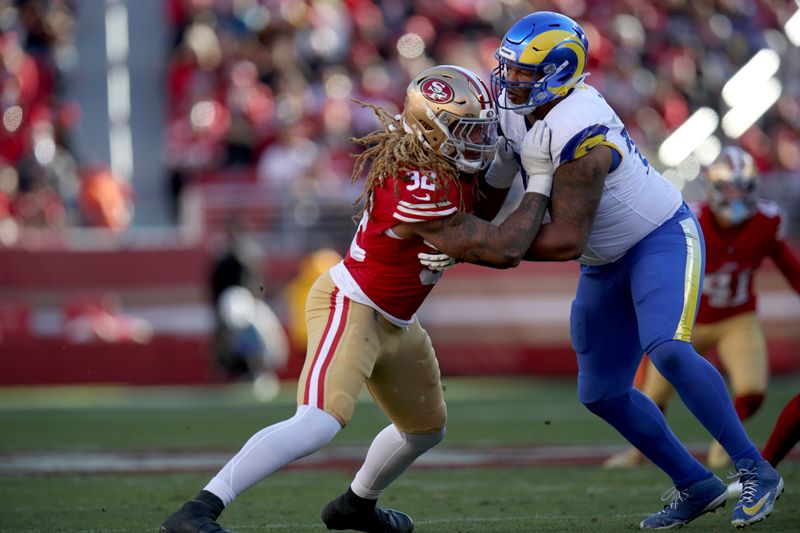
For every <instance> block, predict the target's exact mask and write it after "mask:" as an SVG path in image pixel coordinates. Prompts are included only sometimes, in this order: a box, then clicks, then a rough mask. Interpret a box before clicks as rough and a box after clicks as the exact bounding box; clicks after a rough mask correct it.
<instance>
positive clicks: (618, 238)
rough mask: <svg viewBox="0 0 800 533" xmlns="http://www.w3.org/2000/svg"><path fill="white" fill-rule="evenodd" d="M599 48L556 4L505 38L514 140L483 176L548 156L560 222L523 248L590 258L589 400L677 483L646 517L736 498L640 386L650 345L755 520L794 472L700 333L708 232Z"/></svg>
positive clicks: (510, 171) (658, 523) (585, 345)
mask: <svg viewBox="0 0 800 533" xmlns="http://www.w3.org/2000/svg"><path fill="white" fill-rule="evenodd" d="M588 47H589V43H588V41H587V39H586V35H585V33H584V31H583V30H582V29H581V27H580V26H579V25H578V24H577V23H576V22H575V21H574V20H572V19H570V18H569V17H566V16H564V15H561V14H558V13H551V12H536V13H532V14H530V15H528V16H526V17H524V18H522V19H521V20H519V21H518V22H517V23H515V24H514V25H513V26H512V27H511V29H510V30H508V32H507V33H506V35H505V37H504V38H503V41H502V43H501V45H500V48H499V49H498V50H497V54H496V58H497V60H498V66H497V68H496V69H495V70H494V72H493V74H492V84H493V87H494V90H495V94H496V95H497V99H498V106H499V108H500V127H501V135H502V136H503V139H502V140H501V141H500V142H498V147H499V148H498V152H499V153H498V155H497V156H496V158H495V161H494V162H493V164H492V166H491V167H490V169H489V171H488V174H487V178H486V179H487V182H488V183H489V184H490V185H491V186H492V187H493V188H494V190H493V191H492V196H493V197H494V198H495V202H494V204H495V205H500V203H501V202H502V200H503V199H504V198H505V195H506V193H507V191H508V188H509V187H510V185H511V183H512V181H513V179H514V178H515V176H516V175H517V174H518V172H519V173H520V174H521V176H522V179H523V182H527V180H528V179H529V176H528V175H527V174H528V173H527V172H526V170H525V167H526V164H527V163H528V162H529V161H531V160H540V159H542V158H547V157H549V158H551V160H552V162H553V165H554V167H555V174H554V178H553V185H552V196H551V200H550V206H549V210H550V217H551V222H550V223H549V224H544V225H543V226H542V229H541V230H540V231H539V233H538V235H537V237H536V239H535V240H534V242H533V244H532V245H531V247H530V249H529V251H528V253H527V255H526V259H527V260H531V261H566V260H578V262H579V263H580V264H581V275H580V280H579V283H578V289H577V294H576V297H575V300H574V302H573V305H572V311H571V316H570V334H571V338H572V343H573V347H574V348H575V351H576V352H577V356H578V368H579V374H578V396H579V399H580V401H581V402H582V403H583V404H584V405H585V406H586V407H587V408H588V409H589V410H590V411H591V412H593V413H595V414H596V415H598V416H600V417H602V418H603V419H605V420H606V421H607V422H608V423H609V424H611V425H612V426H613V427H614V428H615V429H617V430H618V431H619V432H620V433H621V434H622V435H623V436H624V437H625V438H626V439H627V440H628V441H630V442H631V443H632V444H633V445H634V446H636V447H637V448H639V450H641V451H642V453H644V454H645V455H646V456H647V457H648V458H649V459H650V460H651V461H652V462H653V463H655V464H656V465H657V466H659V467H660V468H661V469H662V470H663V471H664V472H665V473H667V475H669V476H670V478H671V479H672V482H673V484H674V485H675V493H674V494H675V496H674V498H673V501H672V502H671V503H670V504H669V505H666V506H665V507H664V508H663V509H662V510H661V511H659V512H657V513H655V514H653V515H650V516H648V517H647V518H645V519H644V520H643V521H642V522H641V524H640V527H641V528H642V529H662V528H673V527H680V526H681V525H683V524H686V523H687V522H689V521H691V520H693V519H695V518H697V517H698V516H700V515H702V514H704V513H706V512H709V511H712V510H714V509H715V508H717V507H719V506H721V505H723V504H724V503H725V500H726V484H725V483H724V482H723V481H722V480H720V479H719V478H718V477H716V476H714V475H713V474H712V473H711V472H709V471H708V470H707V469H706V468H705V467H704V466H703V465H702V464H701V463H699V462H698V461H697V460H696V459H694V458H693V457H692V456H691V455H690V454H689V452H688V451H687V450H686V448H685V447H684V446H683V444H681V442H680V441H679V440H678V439H677V437H676V436H675V435H674V433H673V432H672V431H671V430H670V428H669V427H668V426H667V424H666V422H665V420H664V416H663V415H662V413H661V411H660V410H659V409H658V407H656V405H655V404H654V403H653V402H652V401H651V400H650V399H649V398H647V397H646V396H645V395H643V394H642V393H640V392H639V391H637V390H636V389H635V388H634V387H633V379H634V375H635V373H636V369H637V367H638V365H639V361H640V360H641V358H642V354H643V352H645V351H646V352H647V353H648V354H649V355H650V357H651V358H652V361H653V363H654V364H655V366H656V367H657V368H658V369H659V371H660V372H661V373H662V374H663V375H664V376H665V377H666V378H667V379H668V380H669V381H670V382H671V383H672V385H673V386H674V387H675V389H676V390H677V391H678V393H679V394H680V396H681V398H682V399H683V401H684V403H686V405H687V407H688V408H689V409H690V410H691V412H692V413H693V414H694V416H695V417H696V418H697V419H698V420H699V421H700V422H701V423H702V424H703V425H704V426H705V427H706V429H707V430H708V431H709V432H710V433H711V435H712V437H714V438H715V439H717V440H718V441H719V442H720V443H721V444H722V446H723V447H724V448H725V450H726V451H727V452H728V454H729V455H730V456H731V458H732V459H733V460H734V462H735V464H736V467H737V469H738V472H739V476H740V480H741V481H742V484H743V486H744V491H743V493H742V496H741V498H740V499H739V501H738V503H737V505H736V506H735V508H734V510H733V515H732V518H731V523H732V524H733V525H734V526H745V525H749V524H752V523H754V522H757V521H759V520H761V519H763V518H764V517H765V516H766V515H767V514H769V513H770V511H771V510H772V506H773V504H774V502H775V500H776V498H777V497H778V495H779V494H780V492H781V491H782V489H783V480H782V479H781V477H780V476H779V475H778V473H777V472H776V471H775V470H774V469H773V468H772V467H771V466H770V465H769V463H767V462H766V461H764V460H763V458H762V457H761V455H760V454H759V452H758V450H757V449H756V447H755V446H754V445H753V444H752V442H751V441H750V439H749V438H748V436H747V434H746V433H745V431H744V429H743V427H742V424H741V423H740V421H739V419H738V417H737V415H736V411H735V410H734V406H733V404H732V402H731V400H730V397H729V396H728V393H727V390H726V388H725V384H724V382H723V380H722V377H721V376H720V374H719V373H718V372H717V371H716V369H715V368H714V367H713V366H712V365H711V364H709V363H708V362H707V361H706V360H705V359H704V358H703V357H701V356H700V355H698V354H697V352H695V351H694V349H693V348H692V345H691V344H690V340H691V334H692V327H693V325H694V319H695V314H696V312H697V305H698V301H699V295H700V288H701V287H702V281H703V280H702V278H703V264H704V260H705V247H704V242H703V235H702V231H701V229H700V227H699V225H698V222H697V219H696V218H695V217H694V215H693V214H692V211H691V210H690V209H689V208H688V207H687V206H686V205H685V204H684V203H683V201H682V200H681V195H680V193H679V192H678V191H677V190H676V189H675V188H674V187H673V186H672V185H670V184H669V183H668V182H667V181H666V180H665V179H664V178H663V177H662V176H661V175H660V174H659V173H658V172H657V171H656V170H655V169H654V168H653V167H652V166H651V165H650V163H649V162H648V161H647V159H645V157H644V156H643V155H642V154H641V153H640V152H639V150H638V149H637V147H636V144H635V143H634V142H633V139H631V136H630V135H629V134H628V132H627V131H626V129H625V126H624V125H623V124H622V122H621V121H620V119H619V117H618V116H617V115H616V113H615V112H614V110H613V109H611V107H610V106H609V105H608V103H607V102H606V101H605V99H604V98H603V97H602V96H601V95H600V93H599V92H598V91H597V90H595V89H594V88H593V87H591V86H590V85H588V84H587V83H586V82H585V77H586V74H587V73H586V61H587V50H588ZM537 121H544V122H545V123H546V125H547V127H548V128H549V129H550V133H551V135H550V142H549V143H547V144H544V143H540V142H537V137H535V136H533V135H531V134H528V131H529V130H531V127H532V126H533V124H534V123H536V122H537ZM531 131H532V130H531ZM520 163H521V164H520ZM527 166H528V167H530V165H529V164H528V165H527Z"/></svg>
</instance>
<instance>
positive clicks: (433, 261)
mask: <svg viewBox="0 0 800 533" xmlns="http://www.w3.org/2000/svg"><path fill="white" fill-rule="evenodd" d="M417 257H418V258H419V262H420V263H422V266H424V267H425V268H427V269H428V270H432V271H434V272H444V271H445V270H447V269H448V268H450V267H451V266H453V265H454V264H456V260H455V259H453V258H452V257H450V256H449V255H447V254H443V253H442V252H435V253H431V254H428V253H425V252H420V253H418V254H417Z"/></svg>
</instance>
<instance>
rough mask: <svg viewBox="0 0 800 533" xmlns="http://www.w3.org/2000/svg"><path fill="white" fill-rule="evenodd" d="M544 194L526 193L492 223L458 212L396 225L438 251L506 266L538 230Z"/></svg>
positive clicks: (399, 231) (396, 229) (518, 257)
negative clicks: (503, 215)
mask: <svg viewBox="0 0 800 533" xmlns="http://www.w3.org/2000/svg"><path fill="white" fill-rule="evenodd" d="M547 201H548V197H547V196H545V195H542V194H538V193H526V194H525V195H524V196H523V197H522V201H521V202H520V204H519V206H518V207H517V209H516V210H515V211H514V212H513V213H511V214H510V215H509V216H508V218H506V219H505V220H504V221H503V223H502V224H500V225H499V226H495V225H494V224H492V223H491V222H487V221H485V220H481V219H479V218H477V217H475V216H473V215H470V214H468V213H463V212H458V213H455V214H453V215H451V216H449V217H447V218H442V219H438V220H433V221H430V222H416V223H413V224H408V223H404V224H398V225H397V226H395V227H394V228H393V230H394V232H395V233H396V234H397V235H399V236H400V237H403V238H408V237H411V236H413V235H419V236H420V237H422V238H424V239H425V240H426V241H428V242H429V243H430V244H432V245H433V246H435V247H436V248H437V249H438V250H440V251H442V252H444V253H446V254H447V255H449V256H450V257H454V258H456V259H459V260H461V261H466V262H468V263H475V264H478V265H484V266H491V267H495V268H509V267H514V266H517V265H518V264H519V263H520V261H521V260H522V257H523V256H524V255H525V252H526V251H527V250H528V247H529V246H530V244H531V241H533V239H534V237H536V234H537V233H538V231H539V228H540V227H541V224H542V218H543V217H544V212H545V209H547Z"/></svg>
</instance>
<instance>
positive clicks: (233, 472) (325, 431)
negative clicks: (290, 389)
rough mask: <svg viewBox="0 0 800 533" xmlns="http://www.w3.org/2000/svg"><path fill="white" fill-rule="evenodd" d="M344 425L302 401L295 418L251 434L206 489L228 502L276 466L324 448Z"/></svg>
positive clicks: (277, 467) (276, 468)
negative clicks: (303, 403) (302, 403)
mask: <svg viewBox="0 0 800 533" xmlns="http://www.w3.org/2000/svg"><path fill="white" fill-rule="evenodd" d="M341 429H342V426H341V425H340V424H339V421H338V420H337V419H336V418H335V417H334V416H333V415H330V414H328V413H326V412H325V411H323V410H321V409H317V408H316V407H311V406H308V405H301V406H300V407H298V408H297V412H296V413H295V415H294V416H293V417H292V418H290V419H288V420H284V421H283V422H278V423H277V424H273V425H271V426H268V427H265V428H264V429H262V430H261V431H259V432H258V433H256V434H255V435H253V436H252V437H250V440H248V441H247V442H246V443H245V445H244V446H243V447H242V449H241V450H239V453H237V454H236V455H234V456H233V458H232V459H231V460H230V461H228V464H226V465H225V466H224V467H222V470H220V471H219V473H218V474H217V475H216V476H214V478H213V479H211V481H209V482H208V485H206V486H205V490H207V491H209V492H213V493H214V494H216V495H217V496H218V497H219V498H220V499H221V500H222V503H224V504H225V506H227V505H228V504H229V503H231V502H232V501H233V500H234V499H235V498H236V497H237V496H238V495H239V494H241V493H242V492H244V491H245V490H247V489H249V488H250V487H252V486H253V485H255V484H256V483H258V482H259V481H261V480H262V479H264V478H265V477H267V476H269V475H270V474H272V473H273V472H275V471H276V470H279V469H281V468H283V467H284V466H286V465H287V464H289V463H291V462H293V461H296V460H297V459H300V458H301V457H305V456H306V455H308V454H310V453H313V452H315V451H317V450H319V449H320V448H322V447H323V446H324V445H326V444H327V443H328V442H330V440H331V439H332V438H333V437H334V436H335V435H336V434H337V433H339V430H341Z"/></svg>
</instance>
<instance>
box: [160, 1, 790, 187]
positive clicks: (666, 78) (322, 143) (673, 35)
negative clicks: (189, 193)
mask: <svg viewBox="0 0 800 533" xmlns="http://www.w3.org/2000/svg"><path fill="white" fill-rule="evenodd" d="M797 9H798V7H797V5H796V3H795V2H793V1H790V0H786V1H772V2H768V1H765V0H709V1H704V2H691V1H689V0H656V1H651V2H639V1H638V0H614V1H608V2H593V3H590V2H588V1H587V0H554V1H521V0H503V1H489V0H443V1H441V2H430V1H427V0H415V1H409V2H401V1H398V0H378V1H363V0H327V1H315V2H308V1H304V0H283V1H277V0H170V1H169V2H168V3H167V16H168V17H169V20H170V24H171V28H172V43H173V49H172V52H171V59H170V64H169V67H168V75H167V82H166V83H167V93H168V109H169V114H170V117H169V130H168V160H169V168H170V185H171V188H170V190H171V192H172V195H173V199H174V200H176V199H177V198H178V196H179V195H180V191H181V190H182V188H183V187H184V186H185V185H186V184H188V183H191V182H195V181H198V180H210V181H216V180H225V179H254V180H257V181H260V182H263V183H267V184H269V185H271V186H274V188H275V190H276V191H280V192H289V193H291V194H294V195H300V196H302V195H307V194H323V195H326V196H330V195H343V196H346V195H347V194H352V193H351V192H348V191H351V190H352V189H348V188H347V183H348V182H349V174H350V170H351V163H352V161H351V158H350V157H349V154H350V153H351V152H352V150H353V147H352V145H351V144H350V143H349V142H348V138H349V137H351V136H353V135H361V134H363V133H365V132H367V131H368V130H370V129H373V128H374V127H375V126H376V122H375V121H374V119H373V117H372V112H371V111H369V110H365V109H361V108H360V107H359V106H358V105H356V104H354V103H352V102H351V99H358V100H362V101H366V102H372V103H379V104H382V105H385V106H388V107H389V108H392V109H397V108H398V107H399V106H401V105H402V100H403V97H404V90H405V86H406V84H407V83H408V81H409V80H410V78H411V77H412V76H413V75H414V74H415V73H417V72H418V71H420V70H422V69H423V68H425V67H427V66H429V65H431V64H435V63H451V64H458V65H463V66H466V67H469V68H471V69H474V70H475V71H476V72H479V73H481V74H482V76H484V78H485V79H487V80H488V74H489V72H490V71H491V69H492V68H493V67H494V65H495V59H494V52H495V50H496V48H497V46H498V44H499V40H500V38H501V37H502V35H503V33H504V32H505V30H506V29H508V27H510V25H511V24H512V23H513V21H515V20H516V19H518V18H520V17H521V16H524V15H525V14H527V13H529V12H531V11H534V10H554V11H560V12H562V13H565V14H567V15H569V16H571V17H573V18H575V19H576V20H578V21H579V22H581V24H582V25H583V28H584V29H585V30H586V32H587V34H588V38H589V43H590V49H589V56H590V65H589V71H590V72H591V77H590V78H589V80H588V81H589V82H590V83H591V84H593V85H595V86H596V87H597V88H598V89H600V90H601V91H602V92H603V93H604V94H605V96H606V97H607V98H608V100H609V101H610V103H611V104H612V106H613V107H614V108H615V109H616V110H617V112H618V113H619V114H620V116H621V118H622V119H623V121H624V122H625V123H626V124H627V126H628V128H629V130H631V135H632V136H633V137H634V138H635V139H636V140H637V143H638V144H640V145H641V146H643V147H645V150H646V151H649V152H650V153H651V154H653V153H655V152H656V151H657V148H658V145H659V144H660V142H661V141H663V140H664V138H666V136H667V135H668V134H669V133H670V132H671V131H673V130H674V129H675V128H676V127H677V126H679V125H680V124H681V123H682V122H684V121H685V120H686V119H687V118H688V117H689V116H690V114H691V113H692V112H693V111H694V110H696V109H697V108H699V107H700V106H710V107H712V108H714V109H717V110H719V111H720V114H722V112H724V110H725V104H724V103H723V101H722V99H721V96H720V92H721V89H722V87H723V85H724V83H725V82H726V81H727V80H728V79H730V77H731V76H732V75H733V74H734V73H735V72H736V71H737V70H738V69H739V68H740V67H741V66H742V65H744V64H745V63H746V62H747V61H748V60H749V59H750V58H751V57H752V56H753V55H754V54H755V53H756V52H757V51H758V50H760V49H761V48H764V47H767V46H769V47H771V48H773V49H776V50H778V51H781V50H784V51H788V53H785V54H783V56H784V57H785V58H787V60H786V61H784V63H783V65H782V69H781V71H780V73H779V75H780V77H781V81H782V83H783V94H782V96H781V98H780V100H779V101H778V103H777V105H775V106H774V107H773V108H772V109H771V110H770V111H769V113H768V114H767V115H766V116H765V117H764V118H763V119H762V120H761V121H760V122H759V123H757V126H756V127H753V128H751V129H750V130H749V131H748V132H747V133H746V134H745V135H744V136H742V137H741V138H740V139H739V140H738V142H739V143H740V144H741V145H743V147H744V148H746V149H747V150H748V151H750V152H751V153H752V154H753V155H754V156H755V158H756V160H757V163H758V166H759V169H760V170H761V171H763V172H769V171H781V170H784V171H785V170H789V171H798V170H800V148H799V147H800V61H798V59H797V55H798V54H797V53H794V54H792V53H791V51H792V48H793V45H792V43H791V42H789V41H788V40H787V38H786V36H785V34H784V33H783V25H784V23H785V21H786V20H787V19H788V18H789V16H791V15H792V14H793V13H794V12H795V11H796V10H797ZM792 58H793V59H792ZM792 61H793V62H792ZM758 97H759V95H758V94H753V98H758Z"/></svg>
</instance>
